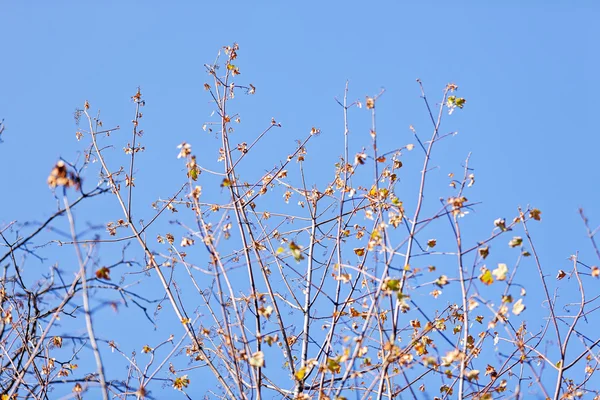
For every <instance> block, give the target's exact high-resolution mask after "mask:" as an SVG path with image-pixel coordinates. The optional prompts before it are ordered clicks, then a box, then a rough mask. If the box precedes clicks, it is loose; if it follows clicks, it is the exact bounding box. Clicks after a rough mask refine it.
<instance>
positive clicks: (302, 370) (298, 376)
mask: <svg viewBox="0 0 600 400" xmlns="http://www.w3.org/2000/svg"><path fill="white" fill-rule="evenodd" d="M305 375H306V367H302V368H300V369H299V370H298V371H296V375H295V376H296V379H297V380H298V381H302V380H303V379H304V376H305Z"/></svg>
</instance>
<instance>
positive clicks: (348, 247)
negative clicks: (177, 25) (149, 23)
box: [0, 44, 600, 400]
mask: <svg viewBox="0 0 600 400" xmlns="http://www.w3.org/2000/svg"><path fill="white" fill-rule="evenodd" d="M238 51H239V48H238V45H237V44H234V45H232V46H227V47H224V48H223V49H222V51H221V52H220V53H219V57H218V58H217V60H216V61H215V63H214V64H209V65H206V66H205V67H206V72H207V73H208V76H209V80H208V81H207V83H205V84H204V89H205V91H206V93H207V95H208V96H210V99H211V101H212V104H213V105H214V114H213V115H214V117H213V118H214V119H213V120H211V121H207V122H206V123H205V124H204V125H203V127H202V129H203V130H204V131H205V132H206V134H207V135H211V136H212V137H214V138H217V139H218V146H217V148H215V149H213V151H212V152H211V150H210V149H205V148H203V149H202V155H201V156H200V155H198V154H197V153H196V152H195V150H196V149H195V148H194V147H193V146H192V144H190V143H192V142H193V140H191V139H190V142H189V143H187V142H184V143H181V144H180V145H179V147H178V151H179V154H178V155H177V154H176V153H175V152H174V153H173V154H171V153H169V152H167V153H166V154H165V158H167V159H168V158H169V157H171V156H172V157H173V158H175V156H177V158H178V159H179V160H180V161H179V162H181V163H182V165H183V164H184V165H185V175H183V174H182V176H181V178H180V179H181V182H180V184H179V188H178V189H177V191H175V192H174V193H171V194H169V195H167V196H166V197H165V198H163V199H158V200H155V201H153V206H154V208H155V209H156V212H155V215H154V216H153V217H152V218H151V219H150V220H149V221H147V222H143V221H140V220H139V219H136V215H137V214H136V213H139V212H141V211H138V210H139V208H140V207H141V204H145V203H149V202H152V200H148V199H142V198H140V197H138V196H137V195H136V196H135V197H134V194H136V193H139V192H136V186H135V178H136V174H137V172H136V171H137V169H136V168H137V166H138V164H139V163H138V158H139V157H142V156H143V152H144V150H145V147H144V146H143V145H142V144H141V143H140V142H141V141H142V140H143V130H142V129H141V123H142V121H143V113H142V110H143V107H144V106H145V100H144V98H143V97H142V93H141V91H140V89H138V90H137V92H136V93H135V94H134V95H133V96H132V101H133V104H134V118H133V119H132V127H131V137H130V140H129V143H128V144H127V146H125V148H124V153H125V159H124V160H125V162H124V161H123V159H122V158H120V157H118V156H117V154H114V151H113V146H112V145H110V143H111V141H113V140H114V138H113V137H111V133H113V132H115V131H116V130H118V129H119V127H114V128H108V129H107V128H105V127H103V122H102V119H101V118H100V113H99V112H92V107H91V105H90V104H89V103H87V102H86V103H85V104H84V106H83V108H81V109H78V110H77V111H76V113H75V118H76V121H77V124H78V130H77V133H76V136H77V139H78V140H81V143H84V144H85V146H87V147H86V148H85V157H83V159H82V160H80V161H79V162H77V163H69V162H67V161H66V160H61V161H59V162H58V163H57V164H56V165H55V166H54V168H53V169H52V171H51V173H50V176H49V178H48V184H49V185H50V187H51V188H52V189H53V190H54V192H55V195H56V200H57V210H56V212H55V213H54V214H53V215H51V216H50V217H49V218H48V219H47V220H45V221H43V222H39V223H26V224H21V223H18V222H17V221H13V222H8V223H6V224H5V225H4V226H2V227H1V229H0V234H1V237H2V239H3V242H4V246H5V248H6V252H5V254H4V255H0V266H1V267H2V271H3V276H2V280H1V282H2V288H1V299H2V302H1V311H2V318H1V320H2V322H1V324H2V325H1V327H0V332H1V337H0V359H1V360H2V370H1V372H0V390H2V392H3V393H4V395H3V397H2V399H5V398H35V399H38V398H40V399H42V398H55V395H54V393H63V394H64V393H66V392H67V391H71V392H72V394H71V395H70V396H71V397H74V398H82V397H84V395H85V393H87V392H89V393H90V396H95V398H97V397H98V392H99V393H101V395H102V397H103V398H105V399H108V398H121V399H125V398H138V399H143V398H150V399H151V398H164V395H163V394H162V393H163V391H173V390H175V391H179V392H181V394H182V395H183V396H187V397H188V398H198V395H199V394H201V393H204V392H206V397H214V398H228V399H251V398H256V399H262V398H286V399H344V398H350V397H353V398H359V399H383V398H386V399H399V398H424V397H427V398H439V399H450V398H459V399H468V398H472V399H481V400H483V399H496V398H516V399H519V398H530V397H539V398H553V399H569V398H579V397H586V398H587V397H590V396H594V398H595V399H600V387H599V385H598V384H597V376H596V370H597V369H598V363H599V362H600V358H599V357H598V351H597V349H596V347H597V345H598V343H599V342H600V339H599V336H598V334H597V333H596V332H594V330H591V332H590V330H589V329H588V328H586V327H585V324H586V322H587V321H589V320H590V319H593V318H595V316H591V314H593V313H594V312H596V309H597V300H598V298H599V294H598V293H597V292H598V289H597V288H596V287H597V285H596V284H595V283H596V282H595V279H597V278H598V276H599V275H600V270H599V269H598V267H596V266H593V265H592V264H590V263H585V262H583V261H581V260H580V259H579V256H578V255H577V254H576V255H574V256H572V257H571V261H572V269H571V270H569V271H562V270H561V271H560V272H559V274H558V276H557V277H556V279H554V277H551V276H548V274H547V272H546V270H545V268H544V266H543V265H542V262H541V261H540V258H539V256H538V253H537V251H536V246H535V242H534V240H533V238H532V235H531V234H530V224H532V223H535V222H537V221H540V220H541V211H540V210H538V209H536V208H534V207H526V208H519V209H517V210H515V215H514V216H513V218H509V219H505V218H501V217H500V218H498V219H496V220H495V221H493V223H492V221H489V222H488V221H483V222H479V221H478V222H477V223H476V224H475V225H473V224H474V222H473V221H474V220H476V218H477V217H476V216H475V215H474V214H473V213H472V212H471V211H473V210H474V209H475V207H476V206H477V204H478V203H477V202H476V201H473V200H469V199H467V195H468V193H469V190H470V188H471V187H472V186H473V185H474V184H475V175H474V170H473V169H472V166H471V165H470V163H469V157H468V156H467V157H466V159H465V160H464V162H463V163H462V166H461V167H460V173H457V174H456V175H455V174H452V173H451V174H449V175H448V181H447V182H445V184H443V185H439V183H440V178H439V175H440V174H439V171H438V170H437V169H436V167H437V165H436V164H435V158H434V150H437V149H438V148H443V145H444V141H447V140H451V139H452V137H453V136H454V134H455V132H453V131H449V130H447V129H446V128H445V127H444V126H445V125H443V122H445V121H446V120H447V119H448V118H450V117H451V115H452V114H453V113H454V112H458V111H459V110H460V109H462V108H463V107H464V106H465V104H466V100H465V99H464V98H462V97H459V96H458V93H457V91H458V86H457V85H456V84H453V83H450V84H448V85H446V87H445V88H444V89H443V91H442V93H441V95H440V97H439V99H436V100H437V102H431V101H430V100H429V98H428V97H427V96H426V93H425V90H424V88H423V84H422V83H421V82H420V81H417V84H418V86H417V87H418V89H419V90H420V94H421V98H422V101H423V107H424V111H425V115H426V116H427V119H428V123H429V124H430V125H429V127H428V129H427V130H428V132H427V133H425V134H422V133H420V132H418V131H417V129H416V128H414V127H413V126H411V127H410V130H411V132H412V138H413V140H411V141H412V142H413V143H402V142H398V143H394V144H393V146H392V147H391V148H383V146H381V145H380V142H381V139H380V138H381V137H382V135H386V133H385V132H379V131H378V130H377V119H378V115H377V112H376V111H377V109H378V108H377V105H378V104H379V102H380V101H384V100H385V99H384V97H383V95H384V91H381V92H379V93H377V94H376V95H372V96H367V97H366V99H365V101H351V100H349V93H350V91H349V85H348V84H346V87H345V89H344V91H343V96H342V98H341V99H336V101H337V104H338V105H339V107H340V111H341V112H340V117H341V118H340V127H339V130H338V132H327V134H328V135H337V136H336V138H339V140H338V143H339V147H338V148H336V149H332V150H331V151H333V152H335V153H339V161H338V162H337V163H336V164H335V165H334V166H333V167H332V168H331V172H332V175H331V176H327V171H328V170H327V169H326V167H324V166H322V165H320V164H318V160H314V159H310V152H311V148H312V147H311V146H318V141H319V135H320V133H321V132H320V129H319V128H317V127H313V128H312V129H310V130H309V131H308V132H306V134H305V136H304V137H303V138H301V139H300V140H298V141H297V142H296V143H295V144H294V143H287V142H285V141H284V140H282V139H281V138H277V137H276V131H277V130H279V129H280V128H282V126H281V124H280V123H278V122H277V121H276V120H275V119H272V120H270V121H268V122H267V123H266V124H265V126H264V128H263V129H262V131H261V132H259V133H258V134H257V135H255V137H254V138H252V139H251V140H248V139H246V140H248V141H247V142H239V140H240V139H237V138H238V136H237V135H236V133H237V132H236V130H238V126H240V124H241V115H240V114H238V112H237V111H235V108H234V104H235V98H236V96H240V95H252V94H254V92H255V91H256V88H255V87H254V86H253V85H252V84H240V83H238V82H239V76H238V75H239V74H240V69H239V67H238V66H237V57H238ZM359 109H361V110H359ZM355 112H356V113H357V115H358V118H360V117H361V115H362V116H363V118H365V115H366V118H368V119H369V120H370V129H369V132H367V133H366V134H365V135H357V134H351V128H350V126H351V124H350V118H349V116H350V114H351V113H355ZM359 113H361V114H359ZM365 137H366V138H367V141H366V142H365V143H363V139H362V138H365ZM398 140H399V141H401V140H402V139H398ZM313 142H316V143H313ZM389 142H390V141H389V140H388V141H386V143H389ZM107 143H108V144H107ZM265 143H268V144H267V145H268V146H270V148H273V149H276V150H277V151H278V152H280V154H278V156H279V157H280V161H279V162H278V163H277V164H276V165H275V166H267V165H260V168H256V164H257V163H258V162H261V161H263V160H264V159H265V156H264V153H263V152H261V150H260V148H261V146H264V144H265ZM361 145H363V146H364V147H362V149H361V150H359V151H358V152H355V153H351V149H353V148H360V147H357V146H361ZM409 152H412V153H413V154H412V155H411V157H407V156H406V155H407V153H409ZM414 153H416V155H415V154H414ZM416 158H420V160H419V161H418V162H415V161H414V160H415V159H416ZM173 161H174V162H177V161H176V160H173ZM311 163H312V164H311ZM125 165H126V166H125ZM261 168H266V169H261ZM433 171H436V177H435V178H432V173H433ZM96 174H97V175H99V176H100V179H99V183H98V185H97V186H95V187H93V188H91V189H89V188H87V186H86V185H87V182H88V181H91V180H94V177H95V175H96ZM84 177H87V179H86V180H85V183H86V185H84V184H83V183H84V179H83V178H84ZM406 177H413V178H414V179H413V180H414V182H416V185H412V186H411V184H410V183H406V184H405V183H404V182H403V179H404V178H406ZM159 179H160V178H159ZM408 180H410V179H408ZM432 180H433V182H434V183H433V184H432ZM86 189H87V190H86ZM469 197H470V196H469ZM98 199H101V201H102V202H103V204H109V202H112V204H114V205H116V207H117V210H118V213H119V214H118V215H114V217H112V219H111V221H110V222H106V221H100V223H98V222H95V221H93V220H94V218H95V215H94V211H93V210H94V207H95V206H90V208H87V209H85V208H84V211H83V212H81V213H78V214H77V215H79V217H77V215H76V214H75V213H74V210H77V209H79V208H81V207H83V205H84V204H88V203H90V204H93V202H95V201H98ZM86 210H87V211H86ZM470 212H471V213H470ZM168 213H170V214H171V216H172V217H174V218H176V219H175V220H174V221H171V224H170V225H168V224H165V223H163V221H164V220H165V219H167V218H168V217H166V214H168ZM581 217H582V218H583V221H584V224H585V227H586V229H587V233H588V236H589V238H590V240H591V243H592V247H593V249H594V250H595V251H596V254H597V256H598V257H599V258H600V251H599V250H598V248H597V246H596V242H595V235H596V233H597V232H598V229H595V230H593V229H592V228H591V227H590V225H589V222H588V219H587V218H586V217H585V215H584V213H583V211H581ZM78 220H84V221H85V222H89V221H92V222H89V223H88V225H87V226H86V228H85V229H83V230H82V229H81V228H80V226H81V225H82V224H83V221H79V222H78ZM488 225H489V234H487V235H486V236H484V237H481V238H476V235H475V234H474V233H473V226H479V227H480V228H481V227H484V229H485V227H486V226H488ZM151 232H158V233H157V234H151ZM519 232H521V233H519ZM507 241H508V246H506V243H507ZM493 242H494V243H498V244H497V248H498V251H497V252H496V251H495V252H494V253H492V252H491V244H492V243H493ZM495 248H496V247H495ZM59 250H60V257H70V259H71V262H73V260H74V261H75V265H76V268H71V269H70V270H68V269H63V268H59V267H58V266H57V265H56V264H54V263H52V262H51V261H50V260H49V259H47V258H45V257H46V254H49V255H55V254H58V253H59ZM107 252H110V254H112V255H114V254H118V255H119V257H117V259H115V260H114V262H113V263H112V264H110V265H106V263H105V262H104V261H100V258H101V255H102V254H106V253H107ZM32 259H33V260H37V261H39V262H41V263H42V264H43V265H45V266H47V268H46V270H45V271H43V272H39V271H38V272H37V273H39V275H32V273H31V272H27V276H25V274H24V265H25V263H26V262H28V263H30V262H31V261H30V260H32ZM506 259H512V260H513V261H512V262H507V261H502V260H506ZM492 263H493V264H494V265H492ZM71 265H72V264H71ZM525 265H529V266H531V267H532V268H535V270H536V271H537V277H538V278H537V279H538V280H537V281H535V282H534V281H531V280H530V278H529V276H530V274H525V273H524V272H523V269H524V266H525ZM442 266H443V267H442ZM116 276H120V279H119V280H116V279H115V280H114V281H113V278H115V277H116ZM157 287H158V288H159V291H158V292H157V290H156V288H157ZM149 288H151V289H149ZM530 288H531V289H530ZM148 293H152V294H151V295H148ZM540 293H541V307H540V304H539V303H534V301H535V298H536V296H538V297H539V296H540ZM115 299H117V300H118V301H117V300H115ZM118 304H125V305H126V306H129V305H131V306H132V310H129V311H128V312H133V313H136V314H138V315H142V316H144V317H145V318H146V320H147V321H148V324H149V325H150V326H152V327H154V328H155V329H156V332H155V335H154V336H153V337H162V339H160V340H158V341H157V342H156V343H147V342H146V339H145V337H144V336H143V335H140V336H139V337H136V333H135V332H136V331H137V329H136V327H135V326H130V327H126V328H127V329H126V330H125V329H124V330H123V332H120V333H121V334H122V337H114V338H113V337H111V338H108V337H104V336H103V335H102V334H100V333H99V332H100V331H101V330H102V326H103V325H105V324H107V323H109V321H107V320H106V318H103V317H102V315H101V314H99V310H101V309H102V308H104V307H105V306H110V307H115V308H116V309H118ZM526 307H528V308H527V309H526ZM540 310H541V312H543V313H544V314H545V318H543V319H539V323H538V320H535V322H529V323H528V320H527V314H528V313H530V312H531V313H536V314H538V315H539V313H540ZM159 317H160V318H161V320H160V321H159ZM63 321H66V322H63ZM536 323H537V324H538V325H536ZM532 325H533V326H532ZM128 336H129V337H131V336H134V337H135V339H136V340H135V341H136V343H138V345H137V347H135V348H126V347H124V346H121V345H120V344H119V342H120V341H121V340H126V338H127V337H128ZM138 352H141V354H138ZM110 354H117V355H118V356H119V359H120V360H121V364H119V363H118V362H116V361H114V359H113V360H112V361H110V362H109V361H107V357H109V355H110ZM91 360H93V362H92V361H91ZM79 364H82V365H84V367H85V369H86V370H85V371H84V370H82V368H78V366H79ZM117 364H118V365H120V366H122V365H125V366H126V369H122V368H120V367H116V365H117ZM61 388H63V389H61ZM64 388H68V389H66V390H65V389H64ZM158 393H160V394H158ZM168 396H169V397H174V394H173V393H170V394H169V395H168ZM66 397H67V398H68V397H69V396H66Z"/></svg>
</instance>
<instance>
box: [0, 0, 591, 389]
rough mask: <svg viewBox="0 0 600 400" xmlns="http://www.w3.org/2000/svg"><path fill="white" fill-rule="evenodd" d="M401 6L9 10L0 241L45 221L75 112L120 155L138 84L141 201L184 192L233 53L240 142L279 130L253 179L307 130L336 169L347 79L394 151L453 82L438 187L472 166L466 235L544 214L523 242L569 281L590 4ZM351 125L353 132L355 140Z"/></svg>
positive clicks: (583, 181)
mask: <svg viewBox="0 0 600 400" xmlns="http://www.w3.org/2000/svg"><path fill="white" fill-rule="evenodd" d="M411 3H414V4H409V2H391V1H390V2H353V1H346V2H312V1H303V2H222V3H221V2H206V3H205V2H154V1H147V2H133V1H131V2H117V1H108V2H101V3H94V4H93V5H92V4H91V3H87V2H77V3H75V2H72V3H67V2H4V4H3V5H2V7H1V10H2V12H1V14H2V23H1V24H0V37H2V38H3V39H2V45H1V46H0V60H1V61H0V72H1V73H0V76H1V78H2V80H1V82H2V85H1V88H0V118H4V120H5V124H6V132H5V133H4V134H3V135H2V139H3V140H4V143H2V144H0V171H1V172H0V174H1V175H0V176H1V177H2V180H3V182H4V190H3V195H2V196H0V228H1V227H2V226H4V225H5V224H7V223H8V222H10V221H12V220H19V221H26V220H38V221H39V220H42V219H44V218H45V217H47V216H48V215H50V214H51V213H52V212H53V210H54V209H55V207H56V205H55V201H54V199H53V197H52V194H51V192H50V191H49V190H48V188H47V185H46V183H45V181H46V177H47V175H48V172H49V171H50V169H51V167H52V165H53V164H54V163H55V162H56V160H57V159H58V158H59V157H64V158H67V159H71V160H74V159H75V158H76V156H77V154H78V152H80V151H81V150H82V148H81V146H82V144H81V143H78V142H77V141H76V140H75V134H74V132H75V125H74V120H73V111H74V110H75V108H76V107H81V106H82V105H83V103H84V101H85V100H88V101H89V102H90V103H91V105H92V107H93V108H100V109H101V110H102V115H103V119H104V123H105V126H107V127H108V126H114V125H121V127H122V128H123V131H121V132H120V133H116V134H115V137H116V138H117V139H116V140H118V143H119V144H118V145H117V147H118V146H121V145H124V144H125V143H126V142H127V140H129V133H128V132H129V126H130V120H131V118H132V115H133V109H132V106H131V103H130V96H131V95H133V94H134V92H135V89H136V87H137V86H140V87H141V88H142V92H143V94H144V96H145V98H146V100H147V104H148V105H147V107H146V109H145V110H144V113H145V117H144V121H143V125H144V126H143V129H144V130H145V132H146V135H145V136H144V138H143V144H144V145H145V146H146V147H147V149H148V151H147V152H146V154H145V155H144V158H142V159H140V163H141V164H140V175H139V176H138V180H137V181H136V183H137V184H138V186H139V187H140V189H139V190H140V192H139V194H138V196H139V197H144V198H150V199H152V198H157V197H159V196H162V197H163V198H164V197H167V196H169V195H170V194H171V193H173V192H174V191H175V190H176V189H177V188H178V187H179V186H180V185H181V181H180V180H177V181H174V180H173V179H172V176H173V174H179V175H178V176H180V175H181V164H178V163H177V161H176V160H175V155H176V154H177V149H176V146H177V145H178V144H179V143H181V142H182V141H188V142H191V143H195V144H196V145H198V146H199V145H201V144H202V143H204V141H207V140H209V139H210V138H209V139H207V134H206V133H205V132H203V131H202V129H201V126H202V123H203V122H204V121H205V120H207V119H208V118H209V115H210V112H211V111H212V108H211V106H210V104H209V103H208V100H209V99H208V98H207V96H206V94H205V92H204V91H203V89H202V85H203V83H204V82H205V81H206V80H207V76H206V74H205V72H204V68H203V64H204V63H210V62H212V61H213V60H214V57H215V55H216V53H217V51H218V50H219V48H220V47H221V46H223V45H227V44H231V43H233V42H237V43H239V44H240V48H241V50H240V59H239V66H240V68H241V71H242V77H243V78H244V79H245V80H246V81H247V82H251V83H253V84H254V85H255V86H256V87H257V93H256V95H255V97H254V98H252V101H247V100H246V99H242V100H241V104H243V110H244V111H243V112H244V114H243V115H242V119H243V121H244V122H245V123H246V125H244V126H245V127H246V128H244V129H248V132H247V135H248V137H252V136H253V135H255V134H256V133H258V132H260V130H261V128H262V127H264V126H266V125H267V124H268V122H269V121H270V119H271V117H274V118H276V119H277V121H281V122H282V124H283V128H282V129H281V130H278V131H277V135H281V140H280V143H281V146H282V148H281V149H282V150H281V151H280V152H279V153H278V148H277V147H271V148H264V149H263V150H262V151H264V158H265V159H266V160H269V162H270V164H268V165H266V166H260V168H259V167H258V166H257V168H259V170H262V169H263V168H268V167H270V166H272V165H273V164H275V163H276V161H277V160H278V159H279V157H278V154H280V155H282V156H283V155H284V154H286V152H287V150H286V149H289V148H292V147H293V141H294V140H295V139H299V138H301V137H303V136H304V135H305V134H306V132H308V131H309V130H310V128H311V127H312V126H318V127H320V128H321V130H322V132H323V133H322V135H321V136H320V137H319V145H317V146H316V147H315V148H314V149H313V153H312V154H313V156H315V157H323V158H324V159H325V160H331V161H332V162H335V160H336V158H337V156H338V155H341V150H340V152H339V154H338V153H336V152H332V151H331V148H332V147H333V148H335V146H336V143H338V141H339V138H340V137H341V136H340V132H341V128H342V122H341V114H340V109H339V106H338V105H337V104H336V103H335V101H334V97H335V96H338V97H339V96H341V95H342V94H343V89H344V85H345V82H346V80H349V82H350V97H351V98H352V99H360V100H364V96H365V95H373V94H376V93H377V92H379V91H380V89H381V88H382V87H383V88H385V90H386V92H385V94H384V96H383V97H382V100H381V102H380V103H379V104H378V114H379V115H380V121H379V128H378V131H379V132H382V133H381V134H382V135H389V136H388V137H390V138H400V139H401V140H402V142H403V143H409V142H412V141H413V139H412V137H411V132H410V130H409V129H408V126H409V125H411V124H412V125H414V126H415V127H416V128H417V129H419V128H422V131H423V133H425V132H429V126H428V125H427V119H426V115H425V114H424V109H423V104H422V101H421V100H420V99H419V88H418V86H417V84H416V82H415V80H416V79H417V78H420V79H421V80H422V81H423V83H424V85H425V88H426V90H427V92H428V95H429V97H430V99H431V100H432V102H435V101H437V99H438V98H439V97H440V95H441V91H442V89H443V87H444V85H445V84H446V83H448V82H455V83H457V84H458V85H459V88H460V89H459V95H461V96H464V97H465V98H466V99H467V105H466V107H465V109H464V110H461V111H460V112H457V113H456V115H453V116H452V120H451V121H452V122H451V123H450V125H449V127H448V129H452V130H454V129H456V130H458V131H459V135H458V136H457V137H455V138H453V139H452V140H449V141H448V142H447V144H445V145H444V147H443V149H442V147H440V149H439V150H438V152H437V153H436V154H435V160H434V161H435V164H436V165H440V166H441V168H440V176H442V177H444V176H445V175H446V174H447V173H448V172H450V171H454V172H457V173H458V172H459V171H460V165H461V162H462V161H463V160H464V159H465V157H466V156H467V154H468V153H469V152H472V158H471V166H472V167H473V168H474V169H475V174H476V177H477V183H476V186H475V188H474V192H473V193H474V194H472V196H473V197H474V200H477V201H482V202H483V204H482V205H481V206H479V208H478V209H477V216H478V218H480V219H479V220H478V221H488V222H489V223H490V224H491V221H493V220H494V219H495V218H498V217H501V216H503V217H507V218H510V217H512V216H514V215H515V212H516V208H517V206H519V205H522V206H527V204H531V205H533V206H535V207H537V208H539V209H541V210H542V211H543V222H542V225H539V226H537V227H536V228H535V229H534V234H536V235H537V239H538V246H539V247H540V248H539V250H540V252H541V253H542V261H543V262H544V263H545V266H546V268H548V273H549V274H550V275H552V276H553V275H555V273H556V271H557V270H558V269H559V268H563V269H568V268H569V262H568V261H567V258H568V256H569V255H571V254H573V253H575V252H576V251H581V254H582V255H583V256H587V257H588V259H589V260H590V261H592V252H591V251H590V246H589V243H588V242H587V241H586V238H585V232H584V228H583V225H582V223H581V220H580V218H579V216H578V214H577V208H578V207H580V206H581V207H584V208H585V209H586V210H587V213H588V215H589V217H590V218H591V219H592V221H596V222H600V209H599V208H598V200H599V198H600V190H599V185H598V182H599V179H600V169H599V168H598V149H599V148H600V138H599V135H598V125H597V121H596V119H597V111H596V105H595V103H596V102H597V96H598V93H600V91H599V89H600V78H599V77H598V71H600V55H599V53H598V38H600V24H598V18H599V17H600V12H599V11H600V6H599V5H598V4H597V3H595V2H592V1H578V2H567V1H562V2H560V1H530V2H527V4H526V5H522V2H517V1H502V2H475V1H470V2H436V3H434V2H411ZM417 3H418V4H419V5H416V4H417ZM363 119H364V118H363ZM361 124H363V123H362V122H359V121H358V118H357V122H356V128H354V132H353V133H356V134H357V135H361V134H364V135H366V136H365V142H364V143H365V144H366V143H368V141H366V139H367V136H368V134H367V132H368V131H367V130H363V131H361V129H363V128H366V126H367V125H365V126H364V127H363V125H361ZM383 132H384V133H383ZM121 134H122V135H123V136H119V135H121ZM400 139H399V140H400ZM389 140H392V139H389ZM394 140H395V139H394ZM212 143H214V142H212ZM278 143H279V142H278ZM338 148H339V149H341V147H339V146H338ZM210 157H213V154H211V155H210ZM329 165H331V163H330V164H329ZM150 211H151V210H148V215H150ZM81 224H83V221H82V222H81ZM490 229H491V228H490V227H488V226H486V227H485V229H484V228H480V231H478V232H489V230H490ZM532 307H534V306H532ZM127 351H130V350H127ZM127 351H126V352H127ZM138 351H139V349H138ZM199 390H200V389H199ZM190 393H192V394H193V393H194V391H193V390H192V391H191V392H190ZM198 393H200V392H198ZM194 398H196V397H194Z"/></svg>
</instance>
